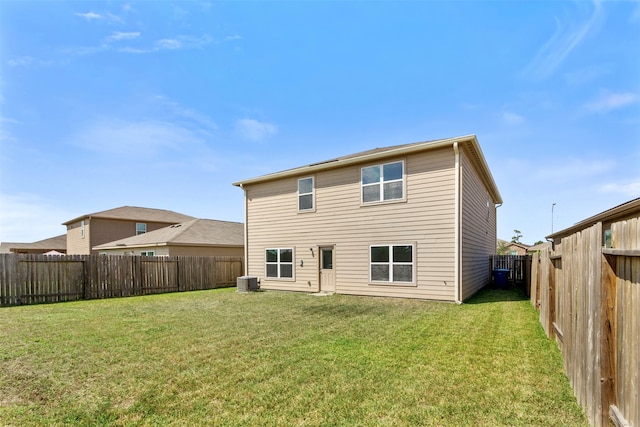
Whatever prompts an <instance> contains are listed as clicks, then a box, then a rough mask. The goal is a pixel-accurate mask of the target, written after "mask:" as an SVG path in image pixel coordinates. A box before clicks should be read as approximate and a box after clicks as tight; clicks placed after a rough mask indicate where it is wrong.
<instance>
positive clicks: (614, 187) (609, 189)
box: [600, 178, 640, 197]
mask: <svg viewBox="0 0 640 427" xmlns="http://www.w3.org/2000/svg"><path fill="white" fill-rule="evenodd" d="M600 191H602V192H603V193H617V194H624V195H626V196H629V197H640V178H636V179H635V180H629V181H622V182H610V183H607V184H604V185H602V186H601V187H600Z"/></svg>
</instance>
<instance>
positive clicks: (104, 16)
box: [75, 11, 124, 24]
mask: <svg viewBox="0 0 640 427" xmlns="http://www.w3.org/2000/svg"><path fill="white" fill-rule="evenodd" d="M75 15H76V16H79V17H81V18H84V19H86V20H87V21H89V22H90V21H100V20H104V21H109V22H117V23H121V24H122V23H124V20H123V19H122V18H121V17H119V16H118V15H114V14H113V13H111V12H105V13H96V12H94V11H89V12H76V14H75Z"/></svg>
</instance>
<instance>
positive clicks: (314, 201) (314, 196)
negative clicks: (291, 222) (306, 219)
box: [298, 176, 316, 213]
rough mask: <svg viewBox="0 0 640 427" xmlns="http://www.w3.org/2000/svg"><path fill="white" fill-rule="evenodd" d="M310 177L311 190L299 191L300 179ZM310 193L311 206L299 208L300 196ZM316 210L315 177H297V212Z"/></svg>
mask: <svg viewBox="0 0 640 427" xmlns="http://www.w3.org/2000/svg"><path fill="white" fill-rule="evenodd" d="M305 179H310V180H311V192H310V193H300V181H302V180H305ZM309 194H311V208H309V209H300V196H307V195H309ZM315 211H316V178H315V177H313V176H305V177H304V178H299V179H298V212H301V213H305V212H315Z"/></svg>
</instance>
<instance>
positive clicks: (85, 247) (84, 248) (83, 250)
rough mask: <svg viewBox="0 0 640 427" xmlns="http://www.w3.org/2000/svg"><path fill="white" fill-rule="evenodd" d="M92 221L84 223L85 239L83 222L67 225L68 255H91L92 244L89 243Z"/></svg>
mask: <svg viewBox="0 0 640 427" xmlns="http://www.w3.org/2000/svg"><path fill="white" fill-rule="evenodd" d="M90 227H91V224H90V221H89V220H88V219H87V220H85V221H84V238H83V237H82V221H78V222H74V223H72V224H69V225H67V254H69V255H89V254H90V253H91V242H90V241H89V236H90V234H89V229H90Z"/></svg>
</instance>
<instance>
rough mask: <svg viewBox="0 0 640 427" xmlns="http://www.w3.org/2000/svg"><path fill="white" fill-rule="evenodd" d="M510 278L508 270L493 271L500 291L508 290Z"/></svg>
mask: <svg viewBox="0 0 640 427" xmlns="http://www.w3.org/2000/svg"><path fill="white" fill-rule="evenodd" d="M508 278H509V269H508V268H496V269H495V270H493V280H494V282H495V284H496V287H497V288H498V289H507V280H508Z"/></svg>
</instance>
